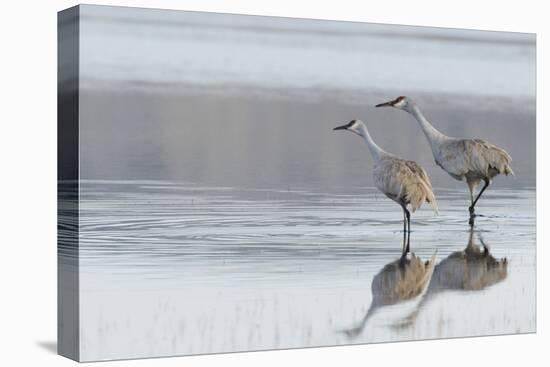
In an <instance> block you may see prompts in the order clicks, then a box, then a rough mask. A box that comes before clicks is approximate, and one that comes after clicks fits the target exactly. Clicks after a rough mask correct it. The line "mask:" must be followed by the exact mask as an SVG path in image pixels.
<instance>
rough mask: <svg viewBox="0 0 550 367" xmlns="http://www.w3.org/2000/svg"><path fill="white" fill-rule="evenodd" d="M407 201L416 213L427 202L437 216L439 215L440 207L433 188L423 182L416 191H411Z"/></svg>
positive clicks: (420, 182)
mask: <svg viewBox="0 0 550 367" xmlns="http://www.w3.org/2000/svg"><path fill="white" fill-rule="evenodd" d="M407 199H408V201H409V203H410V205H411V209H412V211H413V212H414V211H416V209H418V208H420V206H421V205H422V204H423V203H424V202H425V201H427V202H428V203H430V204H431V205H432V208H433V211H434V213H435V214H438V213H439V211H438V207H437V200H436V198H435V195H434V193H433V191H432V188H431V187H430V186H429V185H428V184H427V183H425V182H424V181H422V180H419V181H418V182H417V183H416V185H415V188H414V190H411V191H409V193H408V195H407Z"/></svg>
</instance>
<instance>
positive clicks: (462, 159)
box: [376, 96, 514, 224]
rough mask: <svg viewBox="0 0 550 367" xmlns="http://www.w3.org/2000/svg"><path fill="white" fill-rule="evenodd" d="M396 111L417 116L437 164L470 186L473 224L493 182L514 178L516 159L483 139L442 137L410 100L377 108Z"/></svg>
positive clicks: (402, 97) (382, 104) (401, 99)
mask: <svg viewBox="0 0 550 367" xmlns="http://www.w3.org/2000/svg"><path fill="white" fill-rule="evenodd" d="M385 106H388V107H395V108H398V109H400V110H403V111H406V112H408V113H410V114H411V115H413V116H414V117H415V118H416V120H417V121H418V123H419V124H420V127H421V128H422V131H423V132H424V135H426V138H428V141H429V142H430V147H431V149H432V153H433V156H434V159H435V163H436V164H437V165H438V166H440V167H441V168H443V170H445V171H446V172H447V173H448V174H449V175H451V177H453V178H455V179H457V180H459V181H462V180H463V179H464V178H466V183H467V184H468V188H469V190H470V203H471V205H470V208H469V210H470V224H473V221H474V217H475V205H476V203H477V202H478V200H479V198H480V197H481V195H482V194H483V192H484V191H485V189H486V188H487V187H488V186H489V185H490V184H491V180H492V179H493V177H495V176H496V175H498V174H504V175H509V174H512V175H513V174H514V172H513V171H512V167H511V166H510V164H511V162H512V158H511V157H510V155H509V154H508V153H507V152H506V151H505V150H504V149H502V148H499V147H497V146H496V145H493V144H491V143H488V142H486V141H485V140H481V139H461V138H453V137H449V136H446V135H444V134H442V133H441V132H440V131H439V130H437V129H436V128H435V127H433V125H432V124H430V122H429V121H428V120H427V119H426V118H425V117H424V115H423V114H422V112H420V108H418V106H417V105H416V103H414V102H413V101H412V100H411V99H410V98H408V97H404V96H401V97H398V98H396V99H394V100H393V101H389V102H386V103H380V104H378V105H376V107H385ZM480 181H483V182H484V185H483V188H482V189H481V190H480V191H479V194H477V196H476V197H475V199H474V193H475V191H476V188H477V186H478V185H479V183H480Z"/></svg>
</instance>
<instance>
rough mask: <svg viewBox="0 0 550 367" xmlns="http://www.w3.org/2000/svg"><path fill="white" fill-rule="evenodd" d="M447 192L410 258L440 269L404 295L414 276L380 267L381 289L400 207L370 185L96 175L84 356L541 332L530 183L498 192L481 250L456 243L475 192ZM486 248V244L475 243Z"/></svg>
mask: <svg viewBox="0 0 550 367" xmlns="http://www.w3.org/2000/svg"><path fill="white" fill-rule="evenodd" d="M438 198H439V206H440V214H439V215H438V216H435V215H434V214H433V213H432V212H430V211H429V209H427V208H423V209H421V210H419V211H417V212H416V213H414V214H413V216H412V231H413V232H412V233H411V247H412V251H413V252H414V253H415V255H416V256H418V257H419V259H420V260H421V262H420V261H418V263H419V264H423V262H424V261H426V260H430V259H431V258H432V257H434V263H432V265H431V266H430V265H428V266H427V267H426V276H427V278H426V279H427V282H426V283H425V284H424V286H420V289H419V290H417V292H412V291H410V292H409V288H408V287H409V285H407V284H405V283H406V282H405V283H402V282H401V283H399V284H395V283H392V281H391V279H404V278H407V276H408V275H403V276H402V277H393V275H392V273H391V272H390V273H388V270H387V269H386V271H385V272H383V273H384V274H382V275H383V277H384V276H385V277H386V278H387V279H390V280H387V279H386V278H385V279H386V280H385V281H384V282H382V283H381V284H383V286H382V288H380V287H378V288H377V287H376V286H373V288H372V290H371V283H372V282H373V278H374V277H375V276H376V274H378V273H379V272H381V271H382V269H383V268H384V266H385V265H386V264H389V263H391V262H393V261H395V260H397V259H399V257H400V253H401V246H402V232H401V229H402V213H401V211H400V208H399V207H398V206H397V205H396V204H394V203H393V202H391V201H390V200H388V199H387V198H385V197H383V196H382V195H381V194H380V193H378V192H377V191H376V190H374V189H371V188H357V189H356V190H354V191H346V192H340V193H326V192H319V191H315V190H308V189H303V190H268V189H265V190H253V189H250V190H246V189H236V188H231V187H205V186H200V185H194V184H191V183H174V182H162V181H85V182H83V183H82V184H81V205H80V215H81V217H80V218H81V219H80V221H81V222H80V225H81V237H80V241H81V242H80V291H81V298H80V321H81V331H80V333H81V337H82V345H81V348H82V355H81V356H82V358H83V359H84V360H91V359H97V358H98V357H99V358H105V359H110V358H128V357H132V358H134V357H151V356H163V355H174V354H175V355H178V354H201V353H213V352H229V351H242V350H258V349H273V348H291V347H307V346H321V345H338V344H349V343H365V342H385V341H399V340H410V339H413V340H417V339H426V338H440V337H454V336H474V335H488V334H490V335H492V334H506V333H516V332H532V331H534V330H535V325H536V324H535V192H534V190H519V189H513V190H503V189H492V190H488V192H487V193H486V195H485V196H484V197H483V198H482V200H481V201H480V203H479V208H478V212H479V213H480V214H482V215H483V216H480V217H478V218H477V220H476V226H475V231H474V233H473V245H474V246H473V247H471V249H477V250H478V252H475V251H473V250H470V251H469V252H468V253H469V255H464V253H463V252H461V251H462V250H464V249H465V248H466V247H467V245H468V242H469V240H470V231H469V226H468V225H467V204H468V203H467V198H468V195H467V191H466V188H464V190H440V192H439V193H438ZM482 243H485V244H486V245H487V247H488V248H489V250H488V251H489V252H488V253H484V252H483V250H479V249H481V247H478V245H481V244H482ZM493 257H494V258H493ZM503 258H506V262H504V260H502V259H503ZM412 262H413V261H412V260H411V263H412ZM434 264H435V268H434V267H433V265H434ZM390 270H391V269H390ZM432 272H433V275H432ZM388 274H389V275H388ZM405 274H407V273H405ZM430 276H431V277H430ZM398 287H401V288H404V294H408V295H405V296H397V297H393V298H392V297H390V298H392V300H391V301H388V302H385V303H384V302H382V304H381V303H380V302H378V301H379V300H378V299H377V301H376V302H375V303H376V304H375V306H373V307H372V309H371V311H370V315H369V316H368V318H367V320H366V322H363V321H364V319H365V315H366V314H367V311H368V310H369V307H370V306H371V302H372V301H373V292H374V293H375V296H377V297H378V296H381V298H382V299H385V298H384V296H393V294H394V293H395V292H396V291H395V289H397V288H398ZM411 287H414V284H413V285H411ZM392 292H393V293H392ZM379 298H380V297H379Z"/></svg>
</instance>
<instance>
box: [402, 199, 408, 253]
mask: <svg viewBox="0 0 550 367" xmlns="http://www.w3.org/2000/svg"><path fill="white" fill-rule="evenodd" d="M401 207H402V208H403V246H401V252H402V255H403V256H405V254H406V253H407V252H406V250H407V213H406V212H405V211H406V210H407V209H406V208H405V206H403V205H401Z"/></svg>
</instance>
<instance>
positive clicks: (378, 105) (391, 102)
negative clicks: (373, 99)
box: [375, 101, 395, 107]
mask: <svg viewBox="0 0 550 367" xmlns="http://www.w3.org/2000/svg"><path fill="white" fill-rule="evenodd" d="M394 104H395V101H389V102H384V103H379V104H377V105H376V106H375V107H393V105H394Z"/></svg>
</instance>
